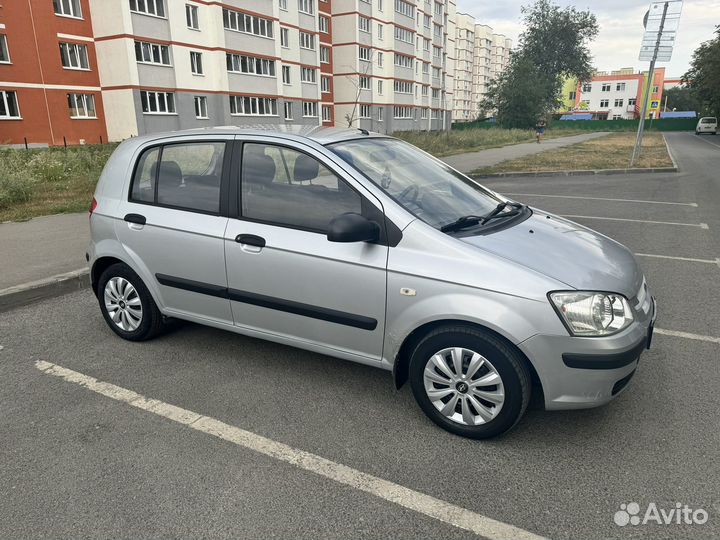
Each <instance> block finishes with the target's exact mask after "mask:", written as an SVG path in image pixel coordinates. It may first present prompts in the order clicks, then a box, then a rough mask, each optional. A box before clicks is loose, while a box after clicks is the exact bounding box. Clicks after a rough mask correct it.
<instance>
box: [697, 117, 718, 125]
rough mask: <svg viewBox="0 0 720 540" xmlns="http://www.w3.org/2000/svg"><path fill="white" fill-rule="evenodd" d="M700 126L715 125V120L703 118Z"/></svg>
mask: <svg viewBox="0 0 720 540" xmlns="http://www.w3.org/2000/svg"><path fill="white" fill-rule="evenodd" d="M700 123H701V124H717V118H703V119H702V120H700Z"/></svg>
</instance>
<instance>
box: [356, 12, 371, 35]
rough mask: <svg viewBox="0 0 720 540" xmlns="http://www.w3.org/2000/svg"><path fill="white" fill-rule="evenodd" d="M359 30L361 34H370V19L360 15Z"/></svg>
mask: <svg viewBox="0 0 720 540" xmlns="http://www.w3.org/2000/svg"><path fill="white" fill-rule="evenodd" d="M358 28H359V29H360V31H361V32H370V19H368V18H367V17H363V16H362V15H360V16H359V17H358Z"/></svg>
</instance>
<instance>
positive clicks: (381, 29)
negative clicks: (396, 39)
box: [377, 24, 385, 40]
mask: <svg viewBox="0 0 720 540" xmlns="http://www.w3.org/2000/svg"><path fill="white" fill-rule="evenodd" d="M377 30H378V32H377V34H378V39H380V40H383V39H385V38H384V36H383V33H384V31H385V27H384V26H383V25H382V24H378V25H377Z"/></svg>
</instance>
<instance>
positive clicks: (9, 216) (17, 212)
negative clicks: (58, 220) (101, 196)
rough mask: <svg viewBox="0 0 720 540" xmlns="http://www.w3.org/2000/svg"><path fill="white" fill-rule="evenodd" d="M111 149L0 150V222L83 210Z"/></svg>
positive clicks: (90, 197) (88, 203)
mask: <svg viewBox="0 0 720 540" xmlns="http://www.w3.org/2000/svg"><path fill="white" fill-rule="evenodd" d="M115 146H116V145H114V144H105V145H88V146H78V147H73V148H67V149H65V148H43V149H32V150H17V149H11V148H4V149H0V222H2V221H21V220H26V219H30V218H32V217H37V216H45V215H50V214H61V213H71V212H82V211H84V210H87V209H88V207H89V206H90V201H91V199H92V194H93V192H94V191H95V184H97V181H98V178H100V172H101V171H102V168H103V167H104V166H105V162H106V161H107V159H108V158H109V157H110V154H111V153H112V151H113V150H114V149H115Z"/></svg>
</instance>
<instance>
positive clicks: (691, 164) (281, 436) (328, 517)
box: [0, 133, 720, 539]
mask: <svg viewBox="0 0 720 540" xmlns="http://www.w3.org/2000/svg"><path fill="white" fill-rule="evenodd" d="M667 139H668V142H669V143H670V146H671V149H672V151H673V154H674V157H675V159H676V160H677V161H678V164H679V167H680V169H681V172H680V173H677V174H664V175H661V174H646V175H627V176H623V175H613V176H605V177H603V176H588V177H581V176H578V177H562V178H554V177H547V178H522V179H520V178H518V179H508V178H503V179H498V180H497V181H489V182H486V184H487V185H488V186H489V187H491V188H493V189H495V190H497V191H499V192H501V193H505V194H507V195H508V196H511V197H512V198H515V199H517V200H520V201H523V202H526V203H528V204H530V205H531V206H537V207H540V208H543V209H546V210H549V211H552V212H556V213H558V214H562V215H567V216H574V217H572V219H573V220H575V221H578V222H580V223H582V224H585V225H588V226H590V227H592V228H594V229H596V230H598V231H600V232H602V233H605V234H607V235H608V236H611V237H613V238H615V239H617V240H619V241H620V242H622V243H624V244H625V245H626V246H628V247H629V248H630V249H631V250H632V251H634V252H635V253H637V254H638V260H639V261H640V262H641V265H642V267H643V269H644V271H645V273H646V276H647V280H648V283H649V284H650V287H651V289H652V292H653V294H654V295H655V296H656V298H657V301H658V307H659V317H658V321H657V328H658V330H657V333H656V337H655V339H654V343H653V348H652V349H651V350H650V351H648V352H646V353H645V354H644V355H643V357H642V360H641V363H640V367H639V369H638V373H637V375H636V376H635V378H634V379H633V381H632V383H631V386H630V387H629V388H628V391H626V392H625V393H623V394H622V395H621V396H620V397H619V398H618V399H617V400H615V401H614V402H613V403H611V404H610V405H608V406H605V407H602V408H599V409H592V410H585V411H570V412H545V411H541V410H531V411H529V413H528V414H527V415H526V416H525V418H524V419H523V420H522V421H521V423H520V424H519V425H518V426H517V427H516V428H515V429H514V430H513V431H512V432H510V433H509V434H507V435H505V436H504V437H502V438H499V439H495V440H491V441H471V440H466V439H462V438H459V437H456V436H453V435H451V434H449V433H446V432H444V431H442V430H440V429H439V428H437V427H435V426H434V424H431V423H430V421H429V420H427V419H426V418H425V417H424V415H423V414H422V412H421V411H420V409H419V408H418V407H417V406H416V405H415V403H414V400H413V398H412V395H411V392H410V389H409V388H408V387H407V386H406V387H404V388H402V389H401V390H400V391H396V390H395V388H394V386H393V384H392V379H391V377H390V376H389V374H387V373H385V372H382V371H379V370H375V369H372V368H369V367H365V366H361V365H355V364H351V363H348V362H343V361H340V360H335V359H331V358H328V357H324V356H321V355H317V354H314V353H310V352H306V351H301V350H297V349H292V348H288V347H283V346H279V345H275V344H271V343H267V342H263V341H259V340H256V339H250V338H245V337H243V336H239V335H234V334H231V333H227V332H223V331H219V330H215V329H211V328H205V327H200V326H195V325H191V324H183V325H181V326H180V327H179V328H178V329H176V330H175V331H173V332H170V333H168V334H166V335H164V336H162V337H160V338H158V339H156V340H153V341H151V342H147V343H141V344H136V343H128V342H123V341H121V340H119V339H118V338H117V337H116V336H115V335H114V334H113V333H112V332H111V331H110V329H109V328H107V327H106V325H105V322H104V321H103V319H102V317H101V315H100V312H99V310H98V308H97V305H96V300H95V298H94V296H93V295H92V293H91V292H89V291H83V292H79V293H74V294H70V295H66V296H64V297H60V298H56V299H53V300H49V301H46V302H43V303H38V304H35V305H32V306H28V307H25V308H20V309H16V310H14V311H10V312H7V313H3V314H0V346H2V349H0V369H2V377H1V378H0V410H2V415H0V460H1V461H0V463H2V465H3V466H2V467H0V536H2V537H50V536H51V537H113V538H131V537H132V538H135V537H179V536H182V537H200V536H202V537H252V538H288V537H292V538H388V537H392V538H431V537H437V538H476V537H478V536H481V537H482V536H485V537H488V538H501V537H514V536H517V535H520V534H523V533H524V532H528V533H534V534H536V535H540V536H544V537H551V538H673V539H674V538H689V537H692V538H708V539H709V538H718V537H720V473H719V472H718V471H720V450H719V449H720V429H719V426H720V393H718V388H720V369H718V365H719V363H720V323H719V322H718V320H719V318H720V317H719V315H720V308H718V306H719V305H720V286H718V283H719V282H720V175H718V172H717V171H718V170H720V137H711V136H704V137H702V138H698V137H696V136H695V135H692V134H687V133H677V134H668V136H667ZM610 199H612V200H610ZM36 362H49V363H52V364H55V365H58V366H62V368H66V369H68V370H72V372H74V373H75V375H73V374H72V373H71V372H63V371H62V370H54V368H51V367H49V365H47V364H42V363H40V364H39V365H37V364H36ZM39 368H42V369H39ZM63 374H64V375H63ZM58 375H60V376H58ZM83 376H85V377H93V378H96V379H98V380H99V381H105V382H108V383H111V384H113V385H116V386H118V387H120V388H121V389H123V390H117V389H114V388H113V387H108V386H107V385H106V386H104V387H103V386H101V385H99V384H96V383H93V382H92V380H89V379H87V378H83ZM88 385H89V386H90V388H88V387H87V386H88ZM130 391H131V392H135V393H137V394H140V395H142V396H145V397H147V398H152V399H155V400H159V401H160V402H163V404H172V405H175V406H177V407H181V408H183V409H185V410H186V412H187V411H192V412H193V413H197V414H198V415H203V416H205V417H208V418H209V419H212V420H213V421H215V420H216V421H219V422H222V426H221V427H222V429H220V428H218V427H217V426H218V425H220V424H219V423H218V424H216V428H217V429H214V430H213V429H210V428H208V429H205V430H203V429H197V428H191V427H189V426H188V425H186V423H183V421H182V418H183V414H185V413H186V412H185V413H183V412H182V411H173V410H169V409H167V408H164V409H163V407H162V406H158V404H156V405H153V406H148V407H145V408H142V407H138V406H137V401H135V402H133V403H134V405H129V404H128V403H127V401H128V399H124V397H123V396H127V395H130V394H128V392H130ZM123 392H124V393H123ZM109 395H110V396H112V397H108V396H109ZM147 409H150V410H147ZM163 411H165V412H164V413H163ZM238 428H239V429H238ZM240 430H243V431H242V432H241V431H240ZM220 431H222V433H220ZM219 433H220V434H219ZM263 438H264V439H263ZM278 443H281V444H278ZM282 445H286V446H282ZM307 453H310V454H312V455H309V454H307ZM317 456H319V457H321V458H324V459H325V460H328V461H321V460H319V459H317ZM368 475H369V476H368ZM631 502H636V503H638V504H639V506H640V508H641V509H642V510H643V511H644V509H645V508H646V507H647V506H648V505H649V504H650V503H655V504H656V505H657V507H658V508H662V509H666V510H668V509H673V508H676V503H681V504H682V505H685V504H687V505H688V506H689V507H691V508H693V509H698V508H701V509H704V510H705V511H706V512H707V514H708V519H707V521H706V522H705V523H704V524H692V525H686V524H676V523H672V524H668V525H665V524H662V525H660V524H657V523H648V524H645V525H642V524H639V525H631V524H630V525H626V526H624V527H621V526H618V525H616V523H615V521H614V519H613V518H614V516H615V513H616V512H618V511H619V510H620V509H621V504H625V505H627V504H629V503H631ZM398 503H399V504H398ZM443 512H445V513H444V514H443ZM440 515H445V516H446V518H445V519H438V517H440ZM485 518H490V520H495V521H489V520H487V519H485ZM484 519H485V520H484ZM458 525H461V526H458ZM463 525H464V528H463ZM511 527H515V528H517V529H514V528H511Z"/></svg>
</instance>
